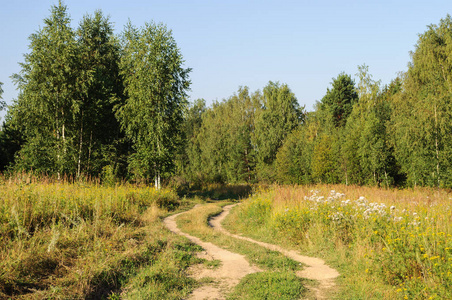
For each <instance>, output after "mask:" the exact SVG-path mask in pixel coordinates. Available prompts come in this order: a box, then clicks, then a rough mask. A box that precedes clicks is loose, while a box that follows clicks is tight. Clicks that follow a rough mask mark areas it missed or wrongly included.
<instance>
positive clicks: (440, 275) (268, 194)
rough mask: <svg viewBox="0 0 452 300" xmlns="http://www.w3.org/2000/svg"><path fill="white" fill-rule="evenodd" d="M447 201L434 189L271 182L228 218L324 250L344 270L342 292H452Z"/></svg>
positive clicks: (242, 228) (236, 225)
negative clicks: (394, 188)
mask: <svg viewBox="0 0 452 300" xmlns="http://www.w3.org/2000/svg"><path fill="white" fill-rule="evenodd" d="M336 190H341V191H343V193H338V192H336ZM450 201H451V197H450V194H448V193H447V192H446V191H441V190H431V189H414V190H400V191H399V190H380V189H376V188H369V187H363V188H361V187H346V186H316V187H273V188H271V189H269V190H266V191H262V190H261V191H259V192H258V193H257V194H256V195H254V196H253V197H251V198H250V199H248V200H246V201H245V202H244V204H243V205H241V206H240V207H239V208H237V209H236V210H235V211H234V213H233V215H231V216H230V218H229V219H227V220H226V225H227V228H228V229H230V230H232V231H235V232H240V233H243V234H246V235H249V236H251V237H253V238H256V239H261V240H264V241H270V240H271V242H273V243H279V244H283V245H285V246H286V247H292V248H297V249H299V250H302V251H303V252H307V253H315V255H320V256H323V257H324V258H326V259H327V260H328V261H329V262H330V263H332V264H334V265H335V266H337V267H338V268H339V269H340V272H341V274H343V276H342V277H341V279H339V280H340V282H341V283H342V287H343V290H342V291H341V292H340V296H339V297H341V298H354V297H358V298H368V299H371V298H379V299H381V298H386V299H429V298H431V299H449V298H452V293H451V291H452V264H451V261H452V251H451V250H450V249H452V239H451V237H452V228H451V227H450V224H449V222H450V220H451V219H452V206H451V203H450ZM264 208H265V209H264ZM369 287H372V289H370V288H369Z"/></svg>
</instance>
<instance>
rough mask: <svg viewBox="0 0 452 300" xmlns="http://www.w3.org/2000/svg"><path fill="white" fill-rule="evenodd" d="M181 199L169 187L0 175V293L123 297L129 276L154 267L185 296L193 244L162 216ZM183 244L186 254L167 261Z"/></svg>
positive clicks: (189, 285) (190, 284) (189, 282)
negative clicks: (169, 228)
mask: <svg viewBox="0 0 452 300" xmlns="http://www.w3.org/2000/svg"><path fill="white" fill-rule="evenodd" d="M180 204H181V202H180V201H179V200H178V197H177V195H176V194H175V193H174V192H173V191H171V190H168V189H163V190H160V191H157V190H155V189H153V188H149V187H136V186H132V185H121V186H114V187H113V186H111V187H105V186H100V185H98V184H88V183H74V184H70V183H64V182H61V183H58V182H52V181H50V180H49V181H41V182H35V181H34V180H11V181H10V180H5V179H0V298H22V297H27V298H28V297H31V298H41V299H43V298H71V299H82V298H83V299H85V298H86V299H99V298H101V297H113V296H114V295H119V294H121V295H122V297H126V298H127V290H126V289H125V287H126V286H127V285H128V284H130V285H131V286H134V290H135V291H136V290H139V287H138V286H140V285H139V284H138V283H136V282H135V283H134V280H132V279H133V278H134V277H135V276H138V275H137V274H139V273H140V272H144V271H145V270H148V271H149V268H148V267H150V266H153V265H156V264H161V265H165V266H168V268H167V269H164V268H160V269H159V271H161V272H165V273H166V274H167V275H166V276H167V277H174V278H175V279H174V281H175V282H178V283H179V286H178V287H174V286H173V287H171V286H166V287H165V286H164V287H163V288H168V289H173V288H174V289H175V290H178V291H179V294H178V295H179V296H178V297H179V298H180V297H182V295H185V294H187V293H188V292H189V291H190V289H191V288H193V286H194V285H195V282H194V281H193V280H189V279H184V280H182V279H183V278H186V276H185V275H184V269H185V268H186V267H187V266H186V265H185V264H186V261H187V260H190V259H192V256H191V253H192V252H193V251H196V250H197V249H195V248H193V249H192V248H190V247H188V248H187V245H190V243H188V242H186V241H184V240H182V239H180V238H177V237H174V236H173V235H171V234H169V233H168V231H166V230H165V229H164V227H163V225H162V223H161V221H160V217H161V216H162V215H164V214H166V212H167V211H169V210H174V209H175V208H176V207H177V206H179V205H180ZM181 247H182V249H186V251H185V250H184V253H186V257H184V256H183V255H182V256H180V255H179V256H178V257H184V259H175V260H172V259H170V257H171V255H173V254H174V253H177V252H178V251H179V252H180V250H178V249H179V248H181ZM198 250H199V249H198ZM176 256H177V255H176ZM159 261H160V263H159ZM164 261H166V262H164ZM169 261H171V265H172V269H171V268H169V263H168V262H169ZM143 268H144V269H143ZM149 272H151V271H149ZM151 273H152V272H151ZM154 273H155V271H154ZM154 277H155V278H154V279H153V280H151V281H152V282H154V283H156V282H157V281H158V280H159V277H158V276H154ZM149 284H150V283H149ZM156 284H157V283H156ZM168 292H169V291H168V290H166V291H165V290H163V291H161V290H160V293H161V294H168ZM172 295H173V296H172V297H171V298H174V299H176V298H178V297H176V296H174V294H172ZM148 298H150V299H152V298H153V297H148ZM154 299H162V297H161V296H156V297H154Z"/></svg>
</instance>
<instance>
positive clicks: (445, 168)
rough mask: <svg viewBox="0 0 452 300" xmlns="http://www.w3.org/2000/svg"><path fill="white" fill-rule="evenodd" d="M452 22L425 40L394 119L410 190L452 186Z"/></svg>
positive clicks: (396, 143) (398, 155)
mask: <svg viewBox="0 0 452 300" xmlns="http://www.w3.org/2000/svg"><path fill="white" fill-rule="evenodd" d="M451 45H452V19H451V17H450V16H447V17H446V18H445V19H443V20H441V21H440V23H439V25H431V26H429V27H428V30H427V31H426V32H425V33H423V34H421V35H420V36H419V41H418V43H417V45H416V49H415V51H414V52H413V54H412V62H411V64H410V66H409V69H408V72H407V73H406V75H405V78H404V82H403V91H402V93H401V94H400V95H399V96H398V97H396V98H395V105H396V109H395V110H394V113H393V115H392V119H393V122H392V130H393V132H394V147H395V152H396V159H397V160H398V161H399V162H400V164H401V168H402V171H403V172H405V173H406V174H407V180H408V183H409V184H410V185H414V186H416V185H428V186H439V187H441V186H447V187H450V186H451V185H452V180H451V176H450V174H451V171H452V164H451V158H452V142H451V139H450V138H449V137H450V135H451V133H452V126H451V122H450V120H451V118H452V115H451V107H452V102H451V99H452V98H451V86H452V85H451V84H452V81H451V80H452V76H451V74H452V64H451V61H450V57H451V56H452V52H451V49H452V48H451Z"/></svg>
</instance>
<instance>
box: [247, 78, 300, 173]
mask: <svg viewBox="0 0 452 300" xmlns="http://www.w3.org/2000/svg"><path fill="white" fill-rule="evenodd" d="M261 97H262V102H261V105H262V107H261V109H260V110H258V111H257V112H256V117H255V122H254V134H253V136H252V142H253V144H254V145H255V148H256V161H257V173H258V179H260V180H270V181H272V180H274V178H275V169H274V166H273V162H274V160H275V159H276V153H277V151H278V149H279V148H280V147H281V146H282V144H283V141H284V139H285V137H286V136H287V135H288V134H289V133H290V132H292V130H294V129H295V128H296V127H297V126H299V125H301V124H302V121H303V117H304V115H303V114H304V112H303V108H300V106H299V104H298V102H297V99H296V98H295V95H294V94H293V93H292V91H291V90H290V89H289V87H288V86H287V85H286V84H282V85H281V84H279V83H274V82H271V81H270V82H269V83H268V84H267V86H265V87H264V89H263V94H262V96H261Z"/></svg>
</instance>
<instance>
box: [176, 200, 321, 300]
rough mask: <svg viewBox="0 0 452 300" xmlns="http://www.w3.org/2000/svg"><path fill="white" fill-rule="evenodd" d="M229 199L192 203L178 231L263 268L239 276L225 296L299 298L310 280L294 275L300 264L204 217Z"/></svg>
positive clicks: (214, 213) (181, 217)
mask: <svg viewBox="0 0 452 300" xmlns="http://www.w3.org/2000/svg"><path fill="white" fill-rule="evenodd" d="M227 204H230V202H221V203H211V204H207V205H204V206H200V207H196V208H194V209H193V210H191V211H189V212H187V213H185V214H182V215H181V216H179V217H178V218H177V220H176V221H177V224H178V227H179V228H181V230H182V231H184V232H187V233H189V234H191V235H194V236H197V237H199V238H201V239H202V240H204V241H208V242H212V243H214V244H215V245H217V246H219V247H221V248H223V249H227V250H230V251H233V252H236V253H239V254H242V255H244V256H245V257H246V259H247V260H248V261H249V262H250V263H251V264H255V265H257V266H258V267H260V268H261V269H263V270H265V271H264V272H261V273H255V274H249V275H247V276H245V278H243V279H242V281H241V282H240V283H239V285H238V286H237V287H236V288H235V290H234V291H233V292H232V293H231V294H229V295H228V299H299V298H301V297H302V296H306V294H307V290H306V288H305V287H304V285H305V284H306V283H309V284H310V285H312V284H313V282H311V281H308V280H304V279H300V278H298V277H297V276H296V275H295V271H296V270H300V269H301V268H302V266H300V264H299V263H298V262H296V261H294V260H292V259H289V258H287V257H285V256H284V255H282V254H281V253H279V252H276V251H271V250H268V249H266V248H263V247H260V246H258V245H256V244H254V243H250V242H247V241H243V240H238V239H235V238H233V237H229V236H227V235H224V234H222V233H221V232H218V231H216V230H213V229H212V228H211V227H210V226H209V224H208V219H209V218H210V217H212V216H215V215H218V214H219V213H221V211H222V208H221V207H222V206H224V205H227Z"/></svg>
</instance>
